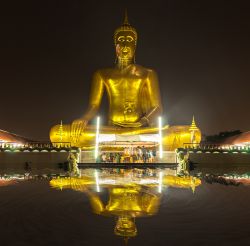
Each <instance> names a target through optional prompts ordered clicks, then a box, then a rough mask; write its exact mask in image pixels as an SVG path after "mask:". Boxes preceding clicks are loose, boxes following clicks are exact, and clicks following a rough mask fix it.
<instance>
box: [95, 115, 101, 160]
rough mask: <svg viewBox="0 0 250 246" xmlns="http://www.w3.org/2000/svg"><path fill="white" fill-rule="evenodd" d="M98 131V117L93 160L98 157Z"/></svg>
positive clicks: (98, 118) (98, 119)
mask: <svg viewBox="0 0 250 246" xmlns="http://www.w3.org/2000/svg"><path fill="white" fill-rule="evenodd" d="M99 129H100V117H99V116H98V117H97V122H96V136H95V159H97V157H98V148H99Z"/></svg>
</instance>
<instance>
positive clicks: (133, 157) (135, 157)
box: [96, 146, 156, 163]
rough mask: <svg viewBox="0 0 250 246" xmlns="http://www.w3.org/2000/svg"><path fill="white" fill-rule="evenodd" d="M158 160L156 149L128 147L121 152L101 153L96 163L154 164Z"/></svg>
mask: <svg viewBox="0 0 250 246" xmlns="http://www.w3.org/2000/svg"><path fill="white" fill-rule="evenodd" d="M155 158H156V149H155V148H153V149H152V148H151V149H150V148H146V147H144V146H142V147H139V146H138V147H136V148H133V147H128V148H124V150H123V151H120V152H106V151H105V152H101V153H100V155H99V156H98V158H97V160H96V162H98V163H153V162H155Z"/></svg>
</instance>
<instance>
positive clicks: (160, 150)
mask: <svg viewBox="0 0 250 246" xmlns="http://www.w3.org/2000/svg"><path fill="white" fill-rule="evenodd" d="M158 120H159V154H160V158H161V159H162V132H161V131H162V120H161V117H159V118H158Z"/></svg>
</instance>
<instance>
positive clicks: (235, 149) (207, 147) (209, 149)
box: [179, 143, 250, 153]
mask: <svg viewBox="0 0 250 246" xmlns="http://www.w3.org/2000/svg"><path fill="white" fill-rule="evenodd" d="M181 149H182V150H185V151H189V152H192V151H193V152H194V153H197V152H199V153H201V152H202V153H250V146H236V145H225V146H223V145H219V144H192V143H185V144H184V148H179V150H181Z"/></svg>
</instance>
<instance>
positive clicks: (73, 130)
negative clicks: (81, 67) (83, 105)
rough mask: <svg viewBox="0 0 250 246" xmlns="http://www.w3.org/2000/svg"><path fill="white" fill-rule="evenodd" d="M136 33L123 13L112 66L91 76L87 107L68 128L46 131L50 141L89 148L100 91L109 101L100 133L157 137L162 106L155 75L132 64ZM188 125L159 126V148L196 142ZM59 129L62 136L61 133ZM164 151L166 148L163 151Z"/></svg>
mask: <svg viewBox="0 0 250 246" xmlns="http://www.w3.org/2000/svg"><path fill="white" fill-rule="evenodd" d="M137 39H138V38H137V31H136V30H135V28H133V27H132V26H131V25H130V24H129V22H128V17H127V14H125V20H124V23H123V24H122V26H121V27H119V28H118V29H117V30H116V31H115V33H114V44H115V50H116V60H117V63H116V66H115V67H113V68H105V69H100V70H98V71H96V72H95V73H94V76H93V80H92V84H91V92H90V97H89V106H88V108H87V110H86V112H85V114H84V115H83V116H82V117H80V118H79V119H76V120H74V121H73V123H72V124H71V125H63V126H62V125H56V126H54V127H52V129H51V131H50V139H51V142H70V143H71V145H72V146H77V147H81V148H84V147H91V146H92V147H93V146H94V145H95V132H96V126H95V125H89V124H88V123H89V121H90V120H92V119H93V118H94V117H95V116H96V114H97V112H98V109H99V107H100V104H101V100H102V96H103V92H104V90H106V91H107V94H108V99H109V115H108V125H106V126H104V125H102V126H101V128H100V133H101V134H121V135H135V134H157V133H158V127H157V118H158V116H160V115H161V114H162V103H161V96H160V91H159V83H158V78H157V74H156V72H155V71H154V70H152V69H148V68H145V67H142V66H140V65H137V64H135V50H136V46H137ZM189 128H190V126H174V127H169V126H168V125H166V126H164V127H163V129H162V130H163V134H162V135H163V145H165V146H168V149H171V148H172V149H174V148H176V147H181V146H182V145H183V143H190V142H191V139H192V138H194V134H191V132H192V133H195V139H196V141H197V142H200V139H201V134H200V130H199V129H198V128H197V127H196V129H195V131H194V129H192V131H190V129H189ZM62 129H63V134H62ZM165 149H166V148H165Z"/></svg>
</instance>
